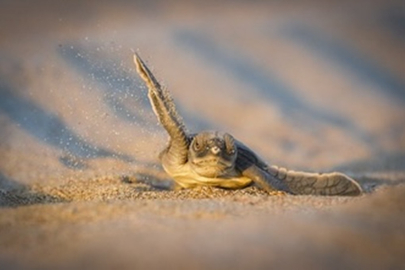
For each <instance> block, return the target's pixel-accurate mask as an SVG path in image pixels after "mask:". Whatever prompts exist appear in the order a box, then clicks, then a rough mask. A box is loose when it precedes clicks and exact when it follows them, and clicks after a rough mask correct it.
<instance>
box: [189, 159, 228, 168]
mask: <svg viewBox="0 0 405 270" xmlns="http://www.w3.org/2000/svg"><path fill="white" fill-rule="evenodd" d="M192 163H193V164H194V165H196V166H199V167H208V166H209V167H211V166H218V167H222V168H229V167H231V166H232V163H231V162H228V161H225V160H223V159H221V158H209V159H202V160H198V161H193V162H192Z"/></svg>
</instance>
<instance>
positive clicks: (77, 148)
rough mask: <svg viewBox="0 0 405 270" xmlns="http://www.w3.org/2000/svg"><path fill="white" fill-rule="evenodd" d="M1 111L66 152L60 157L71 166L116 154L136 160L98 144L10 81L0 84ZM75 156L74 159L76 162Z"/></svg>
mask: <svg viewBox="0 0 405 270" xmlns="http://www.w3.org/2000/svg"><path fill="white" fill-rule="evenodd" d="M0 96H1V99H0V112H3V113H5V114H6V115H7V116H8V117H9V118H10V119H12V120H13V121H14V122H15V123H17V124H18V125H19V126H20V127H21V128H23V129H24V130H25V131H26V132H28V133H29V134H30V135H32V136H34V137H36V138H37V139H39V140H40V141H42V142H44V143H47V144H50V145H52V146H53V147H56V148H58V149H60V150H63V151H64V152H65V153H66V156H64V157H61V159H60V161H61V162H62V163H63V164H64V165H65V166H68V167H71V168H75V169H80V168H83V167H84V166H85V164H84V163H83V162H82V161H83V160H84V159H90V158H98V157H113V158H118V159H121V160H124V161H126V162H131V161H133V158H132V157H130V156H127V155H122V154H119V153H115V152H113V151H110V150H108V149H105V148H102V147H98V146H95V145H93V144H91V143H89V142H87V141H85V140H84V139H82V138H81V137H79V136H78V135H77V134H76V133H74V132H73V131H72V130H70V129H69V127H68V126H67V125H66V124H65V123H64V122H63V121H62V120H61V119H60V118H59V117H58V116H57V115H55V114H54V113H52V112H49V111H46V110H45V109H43V108H41V107H39V106H38V105H37V104H35V103H33V102H32V101H30V100H28V99H26V98H24V97H21V96H19V95H17V94H15V92H13V90H12V89H10V88H9V87H7V86H6V85H4V83H3V84H1V85H0ZM72 160H74V162H72Z"/></svg>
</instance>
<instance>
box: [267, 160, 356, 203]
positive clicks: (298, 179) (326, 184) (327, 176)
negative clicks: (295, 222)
mask: <svg viewBox="0 0 405 270" xmlns="http://www.w3.org/2000/svg"><path fill="white" fill-rule="evenodd" d="M267 171H268V173H269V174H270V175H271V177H272V178H275V179H278V180H281V181H284V182H285V183H286V185H287V186H288V189H289V191H290V192H291V193H293V194H296V195H326V196H333V195H337V196H358V195H360V194H362V189H361V187H360V185H359V184H358V183H357V182H356V181H355V180H353V179H351V178H350V177H348V176H347V175H345V174H342V173H337V172H333V173H322V174H320V173H306V172H296V171H288V170H286V169H285V168H278V167H276V166H272V167H269V168H267Z"/></svg>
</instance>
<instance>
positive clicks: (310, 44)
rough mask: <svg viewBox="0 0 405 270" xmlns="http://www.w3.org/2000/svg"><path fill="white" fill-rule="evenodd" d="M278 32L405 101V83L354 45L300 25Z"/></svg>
mask: <svg viewBox="0 0 405 270" xmlns="http://www.w3.org/2000/svg"><path fill="white" fill-rule="evenodd" d="M279 34H280V35H282V36H285V37H288V38H290V39H291V40H292V41H293V42H295V43H299V44H302V45H304V46H305V47H306V48H308V49H310V50H311V51H312V52H314V53H315V54H319V55H321V56H322V57H324V58H325V59H329V60H331V61H332V62H333V63H334V64H337V65H340V66H342V67H344V68H346V69H347V70H349V71H350V72H351V73H352V74H354V75H355V76H357V77H358V78H359V79H361V80H362V81H363V82H364V83H366V84H373V85H375V86H377V88H372V89H378V90H379V91H380V92H381V94H383V95H385V96H387V97H389V98H390V99H391V101H394V102H399V103H400V105H403V104H404V103H405V85H404V83H403V82H402V81H401V80H399V79H397V78H396V77H395V76H394V75H392V74H391V73H390V72H389V71H388V70H386V69H384V68H382V67H380V66H379V65H378V64H377V63H375V62H374V61H372V60H371V59H370V58H366V57H365V56H362V54H361V52H358V51H356V50H355V49H354V48H349V47H348V46H345V45H344V44H343V43H342V42H341V41H337V40H334V39H332V38H330V37H327V36H325V35H322V33H320V32H317V31H316V30H314V29H311V28H309V27H306V26H304V25H301V24H289V25H285V26H284V27H282V28H281V29H280V30H279Z"/></svg>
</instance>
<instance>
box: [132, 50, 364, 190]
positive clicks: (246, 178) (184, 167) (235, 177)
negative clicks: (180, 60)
mask: <svg viewBox="0 0 405 270" xmlns="http://www.w3.org/2000/svg"><path fill="white" fill-rule="evenodd" d="M134 62H135V65H136V70H137V72H138V74H139V75H140V77H141V78H142V79H143V80H144V81H145V83H146V85H147V87H148V97H149V100H150V103H151V104H152V108H153V111H154V113H155V114H156V116H157V118H158V119H159V122H160V123H161V124H162V125H163V127H164V128H165V129H166V131H167V132H168V133H169V136H170V141H169V145H168V146H167V147H166V148H165V149H164V150H163V151H162V152H161V153H160V155H159V159H160V161H161V163H162V166H163V168H164V170H165V171H166V172H167V173H168V174H169V175H170V176H171V177H172V178H173V179H174V181H175V182H176V183H177V185H178V187H180V188H193V187H197V186H212V187H221V188H228V189H238V188H244V187H247V186H249V185H251V184H256V185H257V186H259V187H260V188H262V189H264V190H266V191H268V192H270V193H271V192H275V191H278V190H279V191H284V192H287V193H290V194H297V195H346V196H356V195H360V194H361V193H362V189H361V187H360V185H359V184H358V183H357V182H356V181H354V180H353V179H351V178H350V177H348V176H346V175H344V174H342V173H337V172H332V173H323V174H320V173H307V172H297V171H291V170H287V169H285V168H279V167H276V166H268V165H267V164H266V163H265V162H263V161H262V159H260V158H259V157H258V156H257V155H256V154H255V153H254V152H253V151H252V150H250V149H249V148H248V147H247V146H245V145H244V144H243V143H241V142H240V141H238V140H236V139H235V138H234V137H233V136H231V135H230V134H228V133H225V132H218V131H203V132H199V133H197V134H189V133H187V132H186V129H185V127H184V124H183V121H182V120H181V117H180V116H179V114H178V113H177V111H176V107H175V105H174V102H173V100H172V98H171V96H170V94H169V92H168V90H166V89H165V88H163V87H161V85H160V84H159V82H158V81H157V80H156V79H155V77H154V76H153V74H152V72H151V71H150V70H149V69H148V67H147V66H146V65H145V63H144V62H143V61H142V59H141V58H140V57H139V55H138V54H134Z"/></svg>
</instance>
